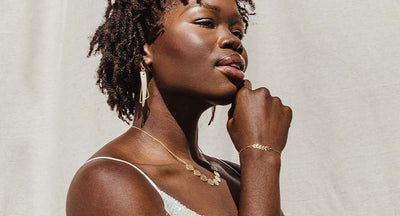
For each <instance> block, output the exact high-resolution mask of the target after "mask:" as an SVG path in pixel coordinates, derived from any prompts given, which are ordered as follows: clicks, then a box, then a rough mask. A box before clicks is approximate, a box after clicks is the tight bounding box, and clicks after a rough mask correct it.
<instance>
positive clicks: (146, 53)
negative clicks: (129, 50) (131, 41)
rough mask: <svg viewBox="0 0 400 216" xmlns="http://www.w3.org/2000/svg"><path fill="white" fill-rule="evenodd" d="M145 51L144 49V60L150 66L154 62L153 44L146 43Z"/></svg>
mask: <svg viewBox="0 0 400 216" xmlns="http://www.w3.org/2000/svg"><path fill="white" fill-rule="evenodd" d="M143 51H144V55H143V61H144V63H145V64H146V65H147V66H149V65H151V63H153V57H152V52H151V45H149V44H147V43H145V44H144V45H143Z"/></svg>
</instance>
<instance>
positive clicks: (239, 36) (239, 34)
mask: <svg viewBox="0 0 400 216" xmlns="http://www.w3.org/2000/svg"><path fill="white" fill-rule="evenodd" d="M232 34H234V35H235V36H236V37H238V38H239V39H240V40H242V39H243V37H244V34H243V32H242V31H233V32H232Z"/></svg>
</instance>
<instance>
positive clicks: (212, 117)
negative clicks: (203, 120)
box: [208, 105, 216, 125]
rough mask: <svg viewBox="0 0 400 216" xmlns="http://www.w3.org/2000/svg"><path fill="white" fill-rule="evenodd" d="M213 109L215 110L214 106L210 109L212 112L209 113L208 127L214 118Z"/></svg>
mask: <svg viewBox="0 0 400 216" xmlns="http://www.w3.org/2000/svg"><path fill="white" fill-rule="evenodd" d="M215 108H216V106H215V105H214V106H213V107H212V111H211V119H210V121H209V122H208V125H210V124H211V122H212V121H214V116H215Z"/></svg>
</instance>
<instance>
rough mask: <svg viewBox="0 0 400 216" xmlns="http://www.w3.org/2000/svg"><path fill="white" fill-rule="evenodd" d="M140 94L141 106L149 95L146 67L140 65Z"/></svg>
mask: <svg viewBox="0 0 400 216" xmlns="http://www.w3.org/2000/svg"><path fill="white" fill-rule="evenodd" d="M140 83H141V86H140V95H139V103H140V104H142V107H144V104H145V103H146V100H147V99H148V98H149V97H150V93H149V90H148V89H147V75H146V68H144V66H143V65H142V67H141V68H140Z"/></svg>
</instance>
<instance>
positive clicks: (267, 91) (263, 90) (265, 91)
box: [255, 87, 271, 96]
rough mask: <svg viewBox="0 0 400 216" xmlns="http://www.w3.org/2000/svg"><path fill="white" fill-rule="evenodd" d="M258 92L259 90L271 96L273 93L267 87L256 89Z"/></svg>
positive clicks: (260, 92)
mask: <svg viewBox="0 0 400 216" xmlns="http://www.w3.org/2000/svg"><path fill="white" fill-rule="evenodd" d="M255 91H256V92H258V93H259V94H263V95H265V96H271V93H270V92H269V90H268V89H267V88H265V87H261V88H258V89H256V90H255Z"/></svg>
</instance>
